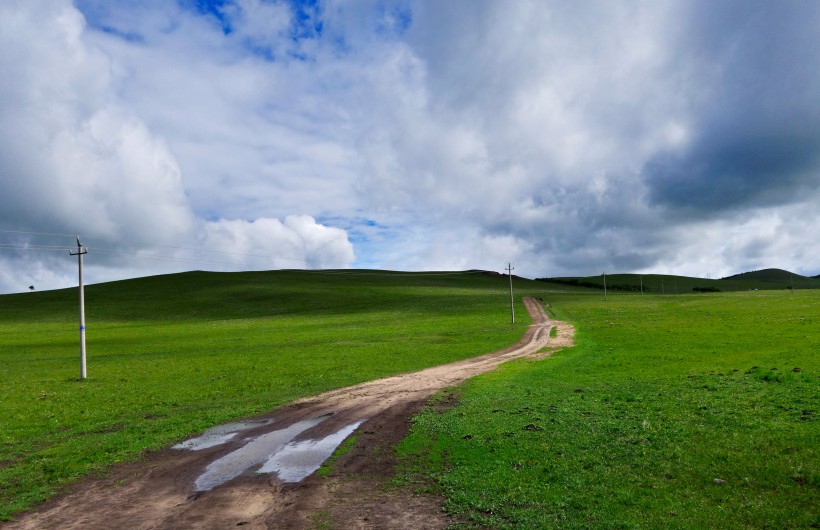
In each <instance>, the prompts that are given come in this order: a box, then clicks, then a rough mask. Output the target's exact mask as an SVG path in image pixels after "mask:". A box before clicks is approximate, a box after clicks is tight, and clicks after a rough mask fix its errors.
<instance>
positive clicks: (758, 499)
mask: <svg viewBox="0 0 820 530" xmlns="http://www.w3.org/2000/svg"><path fill="white" fill-rule="evenodd" d="M548 300H549V301H550V302H551V303H552V310H553V311H554V312H555V313H557V315H558V317H559V318H561V319H563V320H567V321H570V322H572V323H574V324H575V325H576V327H577V336H576V342H577V345H576V347H574V348H570V349H566V350H563V351H560V352H558V353H556V354H554V355H553V356H552V357H550V358H547V359H544V360H543V361H538V362H534V361H527V360H522V361H516V362H513V363H509V364H506V365H503V366H501V367H500V368H498V369H497V370H495V371H493V372H490V373H487V374H484V375H481V376H478V377H476V378H474V379H471V380H470V381H468V382H466V383H464V384H463V385H460V386H459V387H456V388H455V389H452V390H449V391H448V396H447V399H443V398H442V399H440V401H442V402H445V403H455V404H456V406H455V407H454V408H451V409H449V410H446V408H445V407H442V406H441V404H440V403H439V404H438V405H436V406H431V407H429V408H428V409H427V410H426V411H424V412H423V413H422V414H420V415H419V416H418V417H417V418H416V419H415V420H414V427H413V430H412V431H411V434H410V436H409V437H408V438H407V439H406V440H405V441H404V442H403V443H402V444H401V445H400V447H399V449H400V452H401V454H403V455H405V466H404V472H403V473H402V475H401V477H400V483H410V484H425V486H426V487H427V488H428V489H433V490H434V491H437V492H439V493H440V494H441V495H443V496H444V497H445V499H446V504H445V509H446V510H447V511H448V512H449V513H450V514H452V515H455V516H456V517H457V518H458V520H459V521H462V526H461V527H464V528H498V529H516V530H517V529H540V528H577V529H591V528H600V529H611V528H681V529H684V528H686V529H688V528H721V529H724V528H725V529H738V530H741V529H748V528H805V529H809V528H818V526H820V503H818V499H820V445H818V443H817V441H818V439H819V438H818V436H819V435H820V428H818V413H820V394H819V393H818V390H819V389H820V379H818V378H820V357H818V355H817V352H818V350H820V334H818V333H817V330H818V322H820V291H816V290H809V289H805V290H800V291H795V292H790V291H782V290H781V291H776V290H770V291H760V292H748V291H746V292H732V293H708V294H690V295H687V296H662V295H660V294H648V295H645V296H631V295H630V296H623V295H621V296H613V297H609V299H608V301H604V300H603V297H601V296H580V295H578V294H575V293H572V294H560V293H555V294H553V295H551V296H550V297H549V298H548Z"/></svg>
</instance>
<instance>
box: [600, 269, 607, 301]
mask: <svg viewBox="0 0 820 530" xmlns="http://www.w3.org/2000/svg"><path fill="white" fill-rule="evenodd" d="M601 274H603V276H604V301H606V271H603V272H602V273H601Z"/></svg>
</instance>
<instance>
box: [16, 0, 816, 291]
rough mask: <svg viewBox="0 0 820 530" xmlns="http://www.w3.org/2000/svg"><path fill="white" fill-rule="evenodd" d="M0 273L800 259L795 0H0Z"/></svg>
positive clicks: (551, 268) (554, 268)
mask: <svg viewBox="0 0 820 530" xmlns="http://www.w3.org/2000/svg"><path fill="white" fill-rule="evenodd" d="M0 68H1V69H2V76H0V292H15V291H22V290H27V289H28V286H29V285H35V286H36V287H37V288H38V289H41V288H42V289H46V288H55V287H65V286H71V285H74V284H75V283H76V277H75V276H76V262H75V258H71V257H69V256H68V253H67V252H66V251H65V249H66V248H68V247H70V246H71V245H72V244H74V238H73V235H74V234H79V235H80V236H81V238H82V240H83V243H84V244H85V245H86V246H87V247H88V249H89V254H88V256H87V257H86V265H87V269H86V271H87V277H88V280H89V281H92V282H93V281H105V280H112V279H119V278H126V277H133V276H143V275H147V274H155V273H161V272H171V271H180V270H192V269H208V270H225V271H233V270H246V269H271V268H345V267H361V268H387V269H399V270H442V269H469V268H484V269H490V270H497V271H501V270H503V268H504V266H505V265H506V264H507V262H512V264H513V266H514V267H515V268H516V272H518V273H521V274H522V275H525V276H529V277H543V276H560V275H588V274H600V272H601V271H603V270H606V271H607V272H644V273H653V272H654V273H670V274H685V275H696V276H704V277H705V276H707V275H708V276H711V277H713V278H714V277H720V276H724V275H728V274H733V273H737V272H743V271H747V270H755V269H760V268H766V267H781V268H787V269H790V270H793V271H795V272H798V273H802V274H811V275H815V274H818V273H820V237H818V235H817V234H818V227H820V2H817V1H815V0H805V1H783V0H775V1H768V2H761V1H750V0H742V1H727V0H719V1H714V0H703V1H697V0H684V1H680V2H676V1H671V0H670V1H647V2H640V1H619V2H613V1H609V0H606V1H600V2H595V1H589V2H565V1H560V2H557V1H556V2H551V1H548V0H533V1H527V0H510V1H503V2H500V1H496V0H488V1H480V0H452V1H447V2H442V1H440V0H431V1H423V0H418V1H415V0H413V1H400V0H391V1H387V0H385V1H381V0H318V1H313V0H301V1H299V0H210V1H209V0H141V1H139V2H135V1H132V0H75V1H74V2H72V1H71V0H3V1H2V2H0Z"/></svg>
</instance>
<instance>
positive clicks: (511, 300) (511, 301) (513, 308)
mask: <svg viewBox="0 0 820 530" xmlns="http://www.w3.org/2000/svg"><path fill="white" fill-rule="evenodd" d="M514 268H515V267H513V266H512V264H511V263H507V269H506V270H507V274H508V275H509V276H510V313H511V314H512V323H513V324H515V304H514V302H513V290H512V271H513V269H514Z"/></svg>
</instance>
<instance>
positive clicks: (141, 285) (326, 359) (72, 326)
mask: <svg viewBox="0 0 820 530" xmlns="http://www.w3.org/2000/svg"><path fill="white" fill-rule="evenodd" d="M506 282H507V280H506V277H503V276H502V277H499V276H488V275H481V274H457V275H435V274H424V273H420V274H399V273H388V272H372V271H371V272H363V273H360V274H356V273H355V272H353V273H352V272H351V271H348V272H341V273H335V272H327V273H316V272H295V271H279V272H249V273H237V274H220V273H205V272H192V273H185V274H177V275H169V276H157V277H150V278H141V279H136V280H128V281H122V282H114V283H108V284H99V285H93V286H89V287H87V289H86V308H87V337H88V374H89V377H88V380H87V381H84V382H80V381H78V375H79V360H78V358H79V353H78V350H79V347H78V331H77V291H76V289H69V290H61V291H49V292H37V293H24V294H18V295H6V296H0V329H2V336H1V337H0V380H2V382H3V384H2V386H0V418H2V424H0V519H2V518H9V517H10V516H11V515H13V514H14V513H17V512H19V511H21V510H23V509H25V508H28V507H30V506H31V505H32V504H33V503H36V502H40V501H42V500H44V499H47V498H48V497H49V496H51V495H53V494H54V493H55V492H57V491H59V490H60V489H61V487H63V486H64V485H65V484H67V483H69V482H71V481H73V480H76V479H77V478H80V477H82V476H85V475H87V474H89V473H99V472H103V471H104V470H105V469H107V468H108V467H109V466H110V465H111V464H114V463H116V462H121V461H127V460H133V459H135V458H138V457H139V455H140V454H142V453H143V452H144V451H145V450H151V449H158V448H161V447H166V446H168V445H170V444H171V443H173V442H175V441H177V440H180V439H181V438H183V437H185V436H187V435H190V434H191V433H196V432H200V431H202V430H203V429H205V428H207V427H210V426H212V425H214V424H218V423H221V422H225V421H228V420H231V419H235V418H239V417H247V416H252V415H255V414H260V413H265V412H267V411H269V410H271V409H272V408H274V407H276V406H278V405H281V404H283V403H287V402H289V401H291V400H293V399H296V398H298V397H302V396H306V395H311V394H316V393H319V392H322V391H324V390H328V389H331V388H338V387H342V386H346V385H352V384H355V383H359V382H362V381H367V380H370V379H375V378H378V377H383V376H386V375H389V374H393V373H398V372H405V371H412V370H418V369H421V368H424V367H427V366H431V365H435V364H441V363H446V362H451V361H454V360H457V359H462V358H466V357H471V356H475V355H480V354H483V353H486V352H490V351H493V350H495V349H498V348H501V347H504V346H507V345H509V344H511V343H513V342H515V341H516V340H518V339H519V338H520V337H521V335H522V334H523V332H524V329H525V328H526V326H527V322H520V323H518V324H516V325H510V323H509V320H508V315H509V305H508V303H509V302H508V301H509V291H508V290H507V289H508V284H507V283H506ZM533 286H534V287H533ZM524 287H528V288H530V289H533V288H534V289H536V290H539V289H540V290H543V289H544V288H549V286H548V285H545V284H540V283H535V282H530V281H524V280H517V281H516V288H524ZM559 288H560V287H559ZM518 305H519V307H517V310H518V312H520V314H524V313H525V309H524V306H523V304H518Z"/></svg>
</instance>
